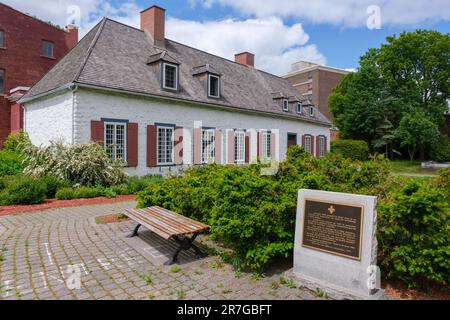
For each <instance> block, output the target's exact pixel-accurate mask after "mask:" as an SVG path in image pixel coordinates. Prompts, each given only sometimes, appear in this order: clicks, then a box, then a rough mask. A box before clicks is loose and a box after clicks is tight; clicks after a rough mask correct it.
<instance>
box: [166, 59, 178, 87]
mask: <svg viewBox="0 0 450 320" xmlns="http://www.w3.org/2000/svg"><path fill="white" fill-rule="evenodd" d="M164 88H168V89H176V88H177V67H176V66H174V65H170V64H164Z"/></svg>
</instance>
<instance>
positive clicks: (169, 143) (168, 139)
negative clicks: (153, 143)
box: [157, 126, 174, 165]
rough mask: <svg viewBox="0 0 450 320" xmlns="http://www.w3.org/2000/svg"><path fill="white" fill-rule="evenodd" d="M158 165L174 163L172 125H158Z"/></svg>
mask: <svg viewBox="0 0 450 320" xmlns="http://www.w3.org/2000/svg"><path fill="white" fill-rule="evenodd" d="M157 139H158V165H171V164H173V163H174V159H173V155H174V154H173V148H174V127H165V126H158V138H157Z"/></svg>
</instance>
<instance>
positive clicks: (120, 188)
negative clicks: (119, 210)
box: [111, 184, 133, 195]
mask: <svg viewBox="0 0 450 320" xmlns="http://www.w3.org/2000/svg"><path fill="white" fill-rule="evenodd" d="M111 190H112V191H113V192H114V193H115V194H116V195H129V194H132V193H133V192H131V191H130V189H129V187H128V185H127V184H119V185H116V186H112V187H111Z"/></svg>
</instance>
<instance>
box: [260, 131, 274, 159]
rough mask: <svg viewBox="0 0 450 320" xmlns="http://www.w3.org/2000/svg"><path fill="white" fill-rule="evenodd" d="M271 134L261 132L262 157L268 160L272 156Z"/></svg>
mask: <svg viewBox="0 0 450 320" xmlns="http://www.w3.org/2000/svg"><path fill="white" fill-rule="evenodd" d="M271 147H272V134H271V132H270V131H263V132H262V156H263V158H265V159H270V156H271V154H272V150H271Z"/></svg>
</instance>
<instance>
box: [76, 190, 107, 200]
mask: <svg viewBox="0 0 450 320" xmlns="http://www.w3.org/2000/svg"><path fill="white" fill-rule="evenodd" d="M101 196H103V191H102V190H101V189H100V188H89V187H80V188H77V189H75V192H74V198H75V199H82V198H86V199H87V198H96V197H101Z"/></svg>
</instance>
